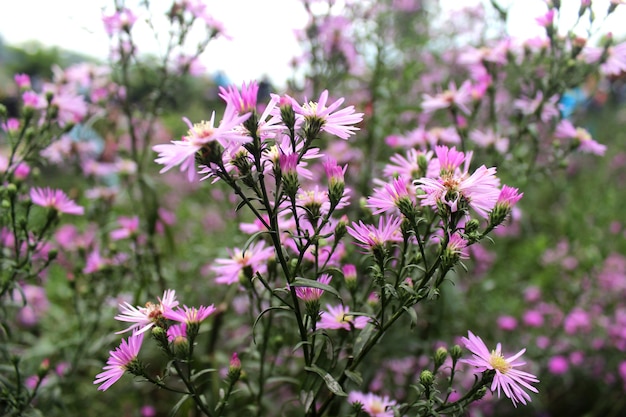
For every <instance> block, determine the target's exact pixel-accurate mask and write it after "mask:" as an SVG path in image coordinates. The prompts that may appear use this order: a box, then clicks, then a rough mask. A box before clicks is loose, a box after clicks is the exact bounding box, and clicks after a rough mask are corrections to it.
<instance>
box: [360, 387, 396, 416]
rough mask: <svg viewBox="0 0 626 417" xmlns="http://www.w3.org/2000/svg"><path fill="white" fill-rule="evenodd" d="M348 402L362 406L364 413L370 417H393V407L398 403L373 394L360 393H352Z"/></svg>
mask: <svg viewBox="0 0 626 417" xmlns="http://www.w3.org/2000/svg"><path fill="white" fill-rule="evenodd" d="M348 402H350V403H352V404H357V403H358V404H361V406H362V408H363V411H365V412H366V413H367V414H368V415H369V416H370V417H393V416H394V413H393V410H392V408H391V407H393V406H394V405H396V402H395V401H394V400H390V399H389V397H387V396H384V397H380V396H378V395H375V394H372V393H371V392H370V393H367V394H365V393H362V392H359V391H352V392H351V393H350V394H349V395H348Z"/></svg>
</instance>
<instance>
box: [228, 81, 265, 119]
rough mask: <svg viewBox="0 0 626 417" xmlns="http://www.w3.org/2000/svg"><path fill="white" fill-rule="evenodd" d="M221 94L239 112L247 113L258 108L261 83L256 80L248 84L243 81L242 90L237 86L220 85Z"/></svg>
mask: <svg viewBox="0 0 626 417" xmlns="http://www.w3.org/2000/svg"><path fill="white" fill-rule="evenodd" d="M219 90H220V92H219V94H218V95H219V96H220V98H221V99H222V100H224V101H225V102H226V105H228V106H232V107H234V108H235V110H236V111H237V112H239V113H246V112H249V111H253V110H256V103H257V96H258V92H259V85H258V84H257V82H256V81H252V82H250V83H249V84H248V85H246V83H245V82H244V83H242V85H241V90H239V89H237V87H235V86H232V85H230V86H228V88H224V87H220V88H219Z"/></svg>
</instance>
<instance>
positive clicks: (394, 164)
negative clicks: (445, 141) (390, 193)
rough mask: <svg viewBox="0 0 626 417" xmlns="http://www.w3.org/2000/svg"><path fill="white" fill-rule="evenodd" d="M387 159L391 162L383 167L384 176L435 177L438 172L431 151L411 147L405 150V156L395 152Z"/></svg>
mask: <svg viewBox="0 0 626 417" xmlns="http://www.w3.org/2000/svg"><path fill="white" fill-rule="evenodd" d="M389 161H390V162H391V163H389V164H387V165H386V166H385V168H384V169H383V175H385V176H386V177H392V178H396V177H400V176H402V177H404V178H421V177H436V176H437V174H438V173H439V161H438V160H437V159H433V151H428V152H424V151H419V150H417V149H414V148H411V149H409V150H408V151H407V152H406V156H405V155H401V154H398V153H397V154H395V155H393V156H392V157H391V158H389ZM422 170H425V171H426V172H422Z"/></svg>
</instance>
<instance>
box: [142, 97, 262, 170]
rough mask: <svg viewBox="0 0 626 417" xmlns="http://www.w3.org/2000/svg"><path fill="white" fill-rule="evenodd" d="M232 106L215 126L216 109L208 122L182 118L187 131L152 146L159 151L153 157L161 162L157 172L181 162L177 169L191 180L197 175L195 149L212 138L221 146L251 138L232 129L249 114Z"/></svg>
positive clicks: (248, 140) (206, 143)
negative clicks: (179, 136)
mask: <svg viewBox="0 0 626 417" xmlns="http://www.w3.org/2000/svg"><path fill="white" fill-rule="evenodd" d="M233 110H234V109H232V108H231V111H230V112H227V113H226V114H225V115H224V119H223V120H222V121H221V123H220V125H219V126H218V127H214V124H215V112H213V114H212V115H211V119H210V120H209V121H208V122H206V121H202V122H200V123H196V124H193V125H192V124H191V122H190V121H189V119H187V118H183V120H184V121H185V123H187V125H188V126H189V131H188V132H187V135H185V136H183V137H182V140H173V141H171V144H161V145H155V146H153V147H152V149H153V150H154V151H155V152H158V153H159V155H158V158H157V159H155V160H154V161H155V162H156V163H157V164H161V165H164V167H163V169H161V171H160V172H161V173H164V172H167V171H169V170H170V169H172V168H173V167H175V166H178V165H180V170H181V171H182V172H187V178H188V179H189V181H190V182H191V181H193V180H194V179H195V178H196V164H195V156H196V153H197V152H198V151H199V150H201V149H202V148H203V147H205V146H206V145H208V144H209V143H211V142H218V143H219V144H220V145H222V146H223V147H227V146H228V145H229V144H230V143H232V142H237V143H245V142H250V141H251V140H252V139H251V138H250V137H249V136H246V135H245V134H243V133H242V132H241V131H237V130H235V127H237V126H238V125H240V124H241V123H243V122H244V121H246V120H247V119H248V117H250V113H247V114H244V115H241V116H238V115H237V114H236V113H235V112H234V111H233Z"/></svg>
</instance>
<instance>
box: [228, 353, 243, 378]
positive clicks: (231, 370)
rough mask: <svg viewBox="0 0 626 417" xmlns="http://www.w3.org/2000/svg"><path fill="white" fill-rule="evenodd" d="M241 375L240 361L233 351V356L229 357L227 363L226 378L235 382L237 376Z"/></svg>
mask: <svg viewBox="0 0 626 417" xmlns="http://www.w3.org/2000/svg"><path fill="white" fill-rule="evenodd" d="M240 376H241V361H240V360H239V356H237V353H233V356H232V357H231V358H230V363H229V365H228V379H230V381H231V383H235V382H237V380H239V377H240Z"/></svg>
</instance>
